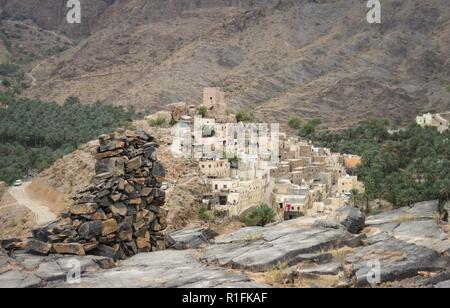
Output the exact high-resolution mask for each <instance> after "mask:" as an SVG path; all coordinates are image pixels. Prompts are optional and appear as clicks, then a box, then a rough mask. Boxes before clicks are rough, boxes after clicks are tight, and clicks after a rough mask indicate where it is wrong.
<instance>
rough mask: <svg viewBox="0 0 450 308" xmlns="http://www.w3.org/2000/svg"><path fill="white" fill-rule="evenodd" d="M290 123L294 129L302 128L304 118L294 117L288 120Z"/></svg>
mask: <svg viewBox="0 0 450 308" xmlns="http://www.w3.org/2000/svg"><path fill="white" fill-rule="evenodd" d="M288 125H289V127H290V128H293V129H300V128H301V127H302V120H300V118H299V117H292V118H290V119H289V121H288Z"/></svg>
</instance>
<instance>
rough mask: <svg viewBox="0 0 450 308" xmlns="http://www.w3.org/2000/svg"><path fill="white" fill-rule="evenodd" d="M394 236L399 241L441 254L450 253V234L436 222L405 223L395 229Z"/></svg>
mask: <svg viewBox="0 0 450 308" xmlns="http://www.w3.org/2000/svg"><path fill="white" fill-rule="evenodd" d="M392 234H393V236H394V237H395V238H397V239H399V240H403V241H405V242H408V243H414V244H416V245H419V246H424V247H427V248H430V249H433V250H436V251H437V252H439V253H444V252H450V240H449V239H448V234H447V233H445V232H444V231H443V230H442V228H441V227H440V226H439V225H438V224H437V223H436V221H434V220H418V221H409V222H405V223H402V224H400V225H399V226H398V227H397V228H395V229H394V230H393V232H392Z"/></svg>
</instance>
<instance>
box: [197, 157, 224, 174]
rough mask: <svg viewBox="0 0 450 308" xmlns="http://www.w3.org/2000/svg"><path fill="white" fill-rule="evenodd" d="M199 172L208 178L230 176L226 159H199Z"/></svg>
mask: <svg viewBox="0 0 450 308" xmlns="http://www.w3.org/2000/svg"><path fill="white" fill-rule="evenodd" d="M198 164H199V167H200V172H201V173H202V175H204V176H206V177H208V178H224V177H228V176H230V163H229V162H228V160H227V159H216V160H200V161H199V163H198Z"/></svg>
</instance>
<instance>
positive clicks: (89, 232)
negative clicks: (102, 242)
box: [78, 220, 102, 240]
mask: <svg viewBox="0 0 450 308" xmlns="http://www.w3.org/2000/svg"><path fill="white" fill-rule="evenodd" d="M78 234H79V235H80V236H81V237H82V238H85V239H87V240H90V239H92V238H94V237H96V236H97V235H100V234H102V222H101V221H99V220H95V221H88V222H85V223H83V224H82V225H81V226H80V227H79V228H78Z"/></svg>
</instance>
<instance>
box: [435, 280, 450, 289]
mask: <svg viewBox="0 0 450 308" xmlns="http://www.w3.org/2000/svg"><path fill="white" fill-rule="evenodd" d="M434 287H435V288H439V289H450V280H446V281H442V282H439V283H438V284H437V285H435V286H434Z"/></svg>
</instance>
